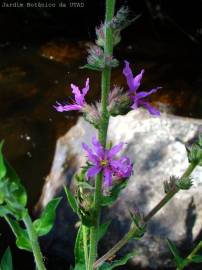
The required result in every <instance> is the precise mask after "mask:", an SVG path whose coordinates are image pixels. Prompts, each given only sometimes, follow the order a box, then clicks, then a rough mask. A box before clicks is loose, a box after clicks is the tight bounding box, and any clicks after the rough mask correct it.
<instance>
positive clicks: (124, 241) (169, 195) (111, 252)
mask: <svg viewBox="0 0 202 270" xmlns="http://www.w3.org/2000/svg"><path fill="white" fill-rule="evenodd" d="M196 166H197V164H192V163H191V164H190V165H189V166H188V168H187V170H186V171H185V172H184V174H183V175H182V176H181V178H183V177H188V176H189V175H190V174H191V173H192V171H193V170H194V169H195V167H196ZM178 191H179V189H178V188H176V189H175V190H172V191H170V192H168V193H167V194H166V195H165V196H164V197H163V199H162V200H161V201H160V202H159V203H158V204H157V205H156V206H155V207H154V208H153V209H152V210H151V211H150V212H149V213H148V215H147V216H146V217H145V218H144V222H145V223H146V222H148V221H149V220H150V219H151V218H152V217H153V216H154V215H155V214H156V213H157V212H159V210H160V209H161V208H162V207H164V206H165V204H167V203H168V202H169V201H170V199H171V198H172V197H173V196H174V195H175V194H176V193H177V192H178ZM137 230H138V228H137V227H136V226H134V227H132V228H131V229H130V230H129V231H128V232H127V233H126V234H125V235H124V236H123V238H122V239H121V240H120V241H119V242H118V243H117V244H116V245H115V246H114V247H112V248H111V249H110V250H109V251H108V252H107V253H105V254H104V255H103V256H102V257H101V258H100V259H99V260H97V261H96V262H95V264H94V269H95V268H97V267H98V266H100V265H102V264H103V263H104V262H105V261H106V260H108V259H109V258H110V257H112V256H113V255H114V254H115V253H116V252H117V251H119V250H120V249H121V248H122V247H123V246H125V244H127V242H128V241H129V240H130V239H131V238H132V236H133V235H134V234H135V233H136V232H137Z"/></svg>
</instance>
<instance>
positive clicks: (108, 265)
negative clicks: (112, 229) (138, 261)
mask: <svg viewBox="0 0 202 270" xmlns="http://www.w3.org/2000/svg"><path fill="white" fill-rule="evenodd" d="M136 254H137V253H136V252H130V253H128V254H126V255H125V256H124V257H123V258H121V259H120V260H115V261H113V262H111V263H104V264H103V265H102V266H101V267H99V270H112V269H114V268H115V267H118V266H121V265H125V264H126V263H127V262H128V260H129V259H131V258H133V257H134V256H135V255H136Z"/></svg>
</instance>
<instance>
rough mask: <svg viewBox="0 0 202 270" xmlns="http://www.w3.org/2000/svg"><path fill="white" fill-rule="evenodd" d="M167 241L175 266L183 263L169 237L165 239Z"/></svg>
mask: <svg viewBox="0 0 202 270" xmlns="http://www.w3.org/2000/svg"><path fill="white" fill-rule="evenodd" d="M167 243H168V247H169V249H170V251H171V252H172V254H173V256H174V259H175V263H176V265H177V267H179V266H181V265H182V264H183V258H181V257H180V254H179V251H178V249H177V248H176V246H175V245H174V244H173V242H171V241H170V240H169V239H167Z"/></svg>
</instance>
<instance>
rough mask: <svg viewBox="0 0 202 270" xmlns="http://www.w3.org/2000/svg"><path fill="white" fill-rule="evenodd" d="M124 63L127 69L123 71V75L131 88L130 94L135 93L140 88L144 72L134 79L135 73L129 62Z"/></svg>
mask: <svg viewBox="0 0 202 270" xmlns="http://www.w3.org/2000/svg"><path fill="white" fill-rule="evenodd" d="M124 62H125V68H124V69H123V74H124V75H125V77H126V80H127V84H128V87H129V92H135V91H136V90H137V89H138V88H139V87H140V83H141V80H142V76H143V73H144V70H143V69H142V70H141V72H140V73H139V74H138V75H137V76H135V77H134V78H133V73H132V70H131V68H130V66H129V65H130V64H129V62H128V61H124Z"/></svg>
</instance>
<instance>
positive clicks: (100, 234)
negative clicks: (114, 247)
mask: <svg viewBox="0 0 202 270" xmlns="http://www.w3.org/2000/svg"><path fill="white" fill-rule="evenodd" d="M110 223H111V221H108V222H105V223H103V224H100V226H99V230H98V236H97V239H98V241H100V240H101V239H102V238H103V237H104V235H105V234H106V232H107V230H108V228H109V225H110Z"/></svg>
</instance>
